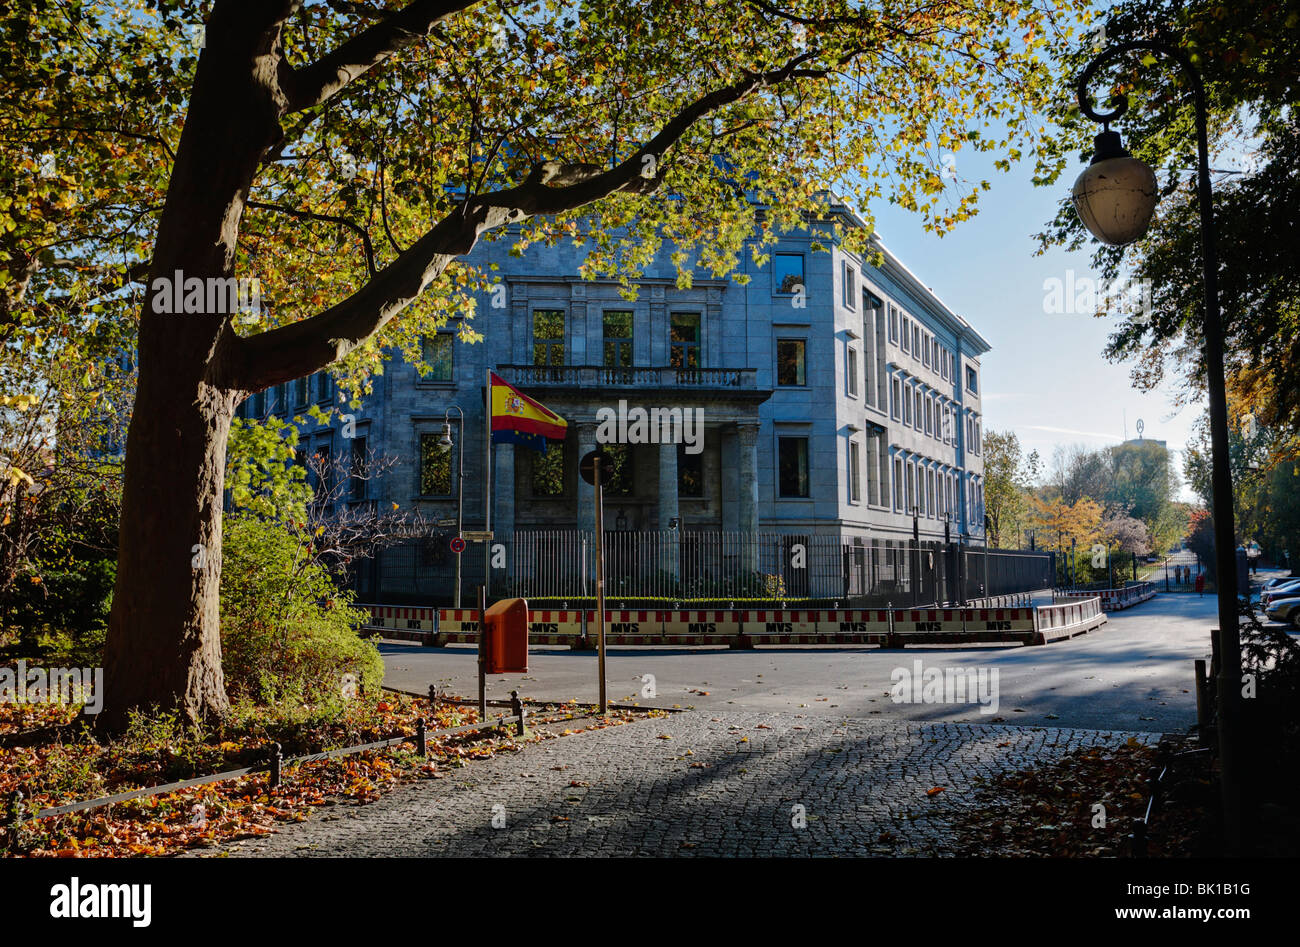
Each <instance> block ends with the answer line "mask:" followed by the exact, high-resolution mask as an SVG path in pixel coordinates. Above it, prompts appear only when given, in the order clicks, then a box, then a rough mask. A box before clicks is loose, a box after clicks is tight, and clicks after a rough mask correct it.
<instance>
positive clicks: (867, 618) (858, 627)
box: [817, 608, 892, 645]
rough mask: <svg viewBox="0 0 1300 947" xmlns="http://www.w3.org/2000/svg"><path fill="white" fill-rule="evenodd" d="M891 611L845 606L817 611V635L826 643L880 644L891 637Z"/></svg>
mask: <svg viewBox="0 0 1300 947" xmlns="http://www.w3.org/2000/svg"><path fill="white" fill-rule="evenodd" d="M891 627H892V626H891V623H890V616H889V612H888V611H887V610H885V609H883V608H881V609H874V608H872V609H865V608H845V609H838V610H835V611H823V612H818V613H817V636H818V638H820V639H821V640H822V641H823V642H825V643H826V644H880V645H883V644H884V643H885V642H886V640H887V639H888V638H889V632H890V629H891Z"/></svg>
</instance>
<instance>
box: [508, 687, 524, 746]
mask: <svg viewBox="0 0 1300 947" xmlns="http://www.w3.org/2000/svg"><path fill="white" fill-rule="evenodd" d="M510 712H511V713H512V714H514V715H515V716H516V717H518V718H519V720H518V721H517V722H516V723H515V736H520V737H522V736H523V735H524V734H525V733H527V732H528V728H527V727H525V726H524V702H523V701H522V700H520V699H519V691H511V692H510Z"/></svg>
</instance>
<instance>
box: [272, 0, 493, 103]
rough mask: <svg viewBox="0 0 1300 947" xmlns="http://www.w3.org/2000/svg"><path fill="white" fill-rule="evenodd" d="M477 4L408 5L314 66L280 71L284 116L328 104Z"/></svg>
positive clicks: (417, 0) (436, 1) (420, 0)
mask: <svg viewBox="0 0 1300 947" xmlns="http://www.w3.org/2000/svg"><path fill="white" fill-rule="evenodd" d="M475 2H476V0H413V2H411V3H409V4H407V5H406V6H405V7H404V8H403V9H402V10H400V11H398V12H397V13H393V14H391V15H390V16H388V17H386V18H385V19H384V20H382V21H381V22H379V23H376V24H374V25H373V26H370V27H367V28H366V29H365V30H364V31H362V32H361V33H358V34H357V35H356V36H354V37H352V38H351V39H349V40H347V41H346V42H344V43H343V44H342V45H341V46H339V47H338V48H337V49H335V50H334V51H333V52H330V53H327V54H326V55H324V56H322V57H321V58H320V59H318V60H316V62H314V63H311V64H310V65H307V66H303V67H301V68H299V69H293V68H290V67H288V66H287V64H286V65H284V66H282V67H281V69H280V76H279V79H280V87H281V90H282V91H283V92H284V94H285V98H286V99H287V100H288V111H289V112H301V111H303V110H304V109H309V108H313V107H314V106H317V105H320V104H322V103H323V102H326V101H328V100H329V99H331V98H332V97H333V96H335V95H337V94H338V93H339V92H340V91H341V90H342V89H343V88H345V87H346V86H347V85H348V83H350V82H352V81H353V80H354V79H356V78H357V77H358V76H361V75H363V74H365V73H366V72H368V71H369V70H370V69H372V68H373V67H375V66H377V65H379V64H380V63H381V62H383V61H384V60H385V59H387V58H388V57H389V56H391V55H392V54H393V53H395V52H398V51H399V50H401V49H405V48H406V47H407V46H410V45H411V44H413V43H414V42H416V41H417V40H419V39H420V38H421V37H422V36H424V35H425V34H426V33H428V32H429V29H430V28H431V27H432V26H434V25H435V24H437V23H439V22H440V21H442V20H445V19H446V18H447V17H449V16H451V15H453V14H455V13H459V12H461V11H462V10H467V9H469V8H470V7H472V6H473V5H474V3H475Z"/></svg>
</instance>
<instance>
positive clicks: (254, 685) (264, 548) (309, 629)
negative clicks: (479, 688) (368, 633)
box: [221, 514, 384, 705]
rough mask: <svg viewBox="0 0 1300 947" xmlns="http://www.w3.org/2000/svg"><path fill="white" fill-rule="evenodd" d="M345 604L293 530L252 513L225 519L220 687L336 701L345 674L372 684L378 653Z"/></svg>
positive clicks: (379, 666)
mask: <svg viewBox="0 0 1300 947" xmlns="http://www.w3.org/2000/svg"><path fill="white" fill-rule="evenodd" d="M364 620H365V612H364V611H362V610H361V609H358V608H353V607H352V593H351V592H345V591H340V590H339V589H338V588H337V587H336V586H335V585H334V582H333V581H332V579H331V578H330V575H329V573H328V572H327V571H326V570H325V568H324V567H323V566H321V565H320V563H318V562H317V561H315V559H314V558H313V549H312V543H311V540H310V539H309V538H306V537H303V536H301V535H299V534H298V533H297V532H295V531H294V530H293V529H292V528H288V527H286V526H285V525H284V524H281V523H274V522H269V521H264V520H262V519H259V518H258V517H256V516H253V515H251V514H236V515H233V516H229V517H227V520H226V524H225V535H224V540H223V543H222V570H221V647H222V652H223V656H224V659H223V665H224V668H225V674H226V687H227V689H228V690H229V692H230V694H231V696H232V697H233V698H235V699H240V698H246V699H250V700H253V701H256V702H259V703H292V704H304V705H305V704H313V705H315V704H324V705H335V704H339V703H341V701H342V700H343V698H344V697H345V694H344V690H345V686H346V682H347V681H348V677H347V676H348V675H351V676H352V679H354V680H355V683H356V685H357V688H358V690H359V689H361V688H371V689H373V688H377V687H378V686H379V684H380V682H381V681H382V680H383V676H384V664H383V659H382V658H381V657H380V655H379V651H378V650H377V649H376V648H375V646H374V645H373V644H371V643H370V642H368V641H365V640H363V639H361V638H359V637H358V636H357V634H356V628H357V627H358V626H359V625H361V624H362V623H363V621H364Z"/></svg>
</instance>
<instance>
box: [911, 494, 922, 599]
mask: <svg viewBox="0 0 1300 947" xmlns="http://www.w3.org/2000/svg"><path fill="white" fill-rule="evenodd" d="M920 517H921V510H920V507H919V506H917V505H916V504H915V503H913V504H912V544H913V545H914V546H916V571H915V572H913V573H912V606H913V607H916V606H917V605H919V604H921V518H920Z"/></svg>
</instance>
